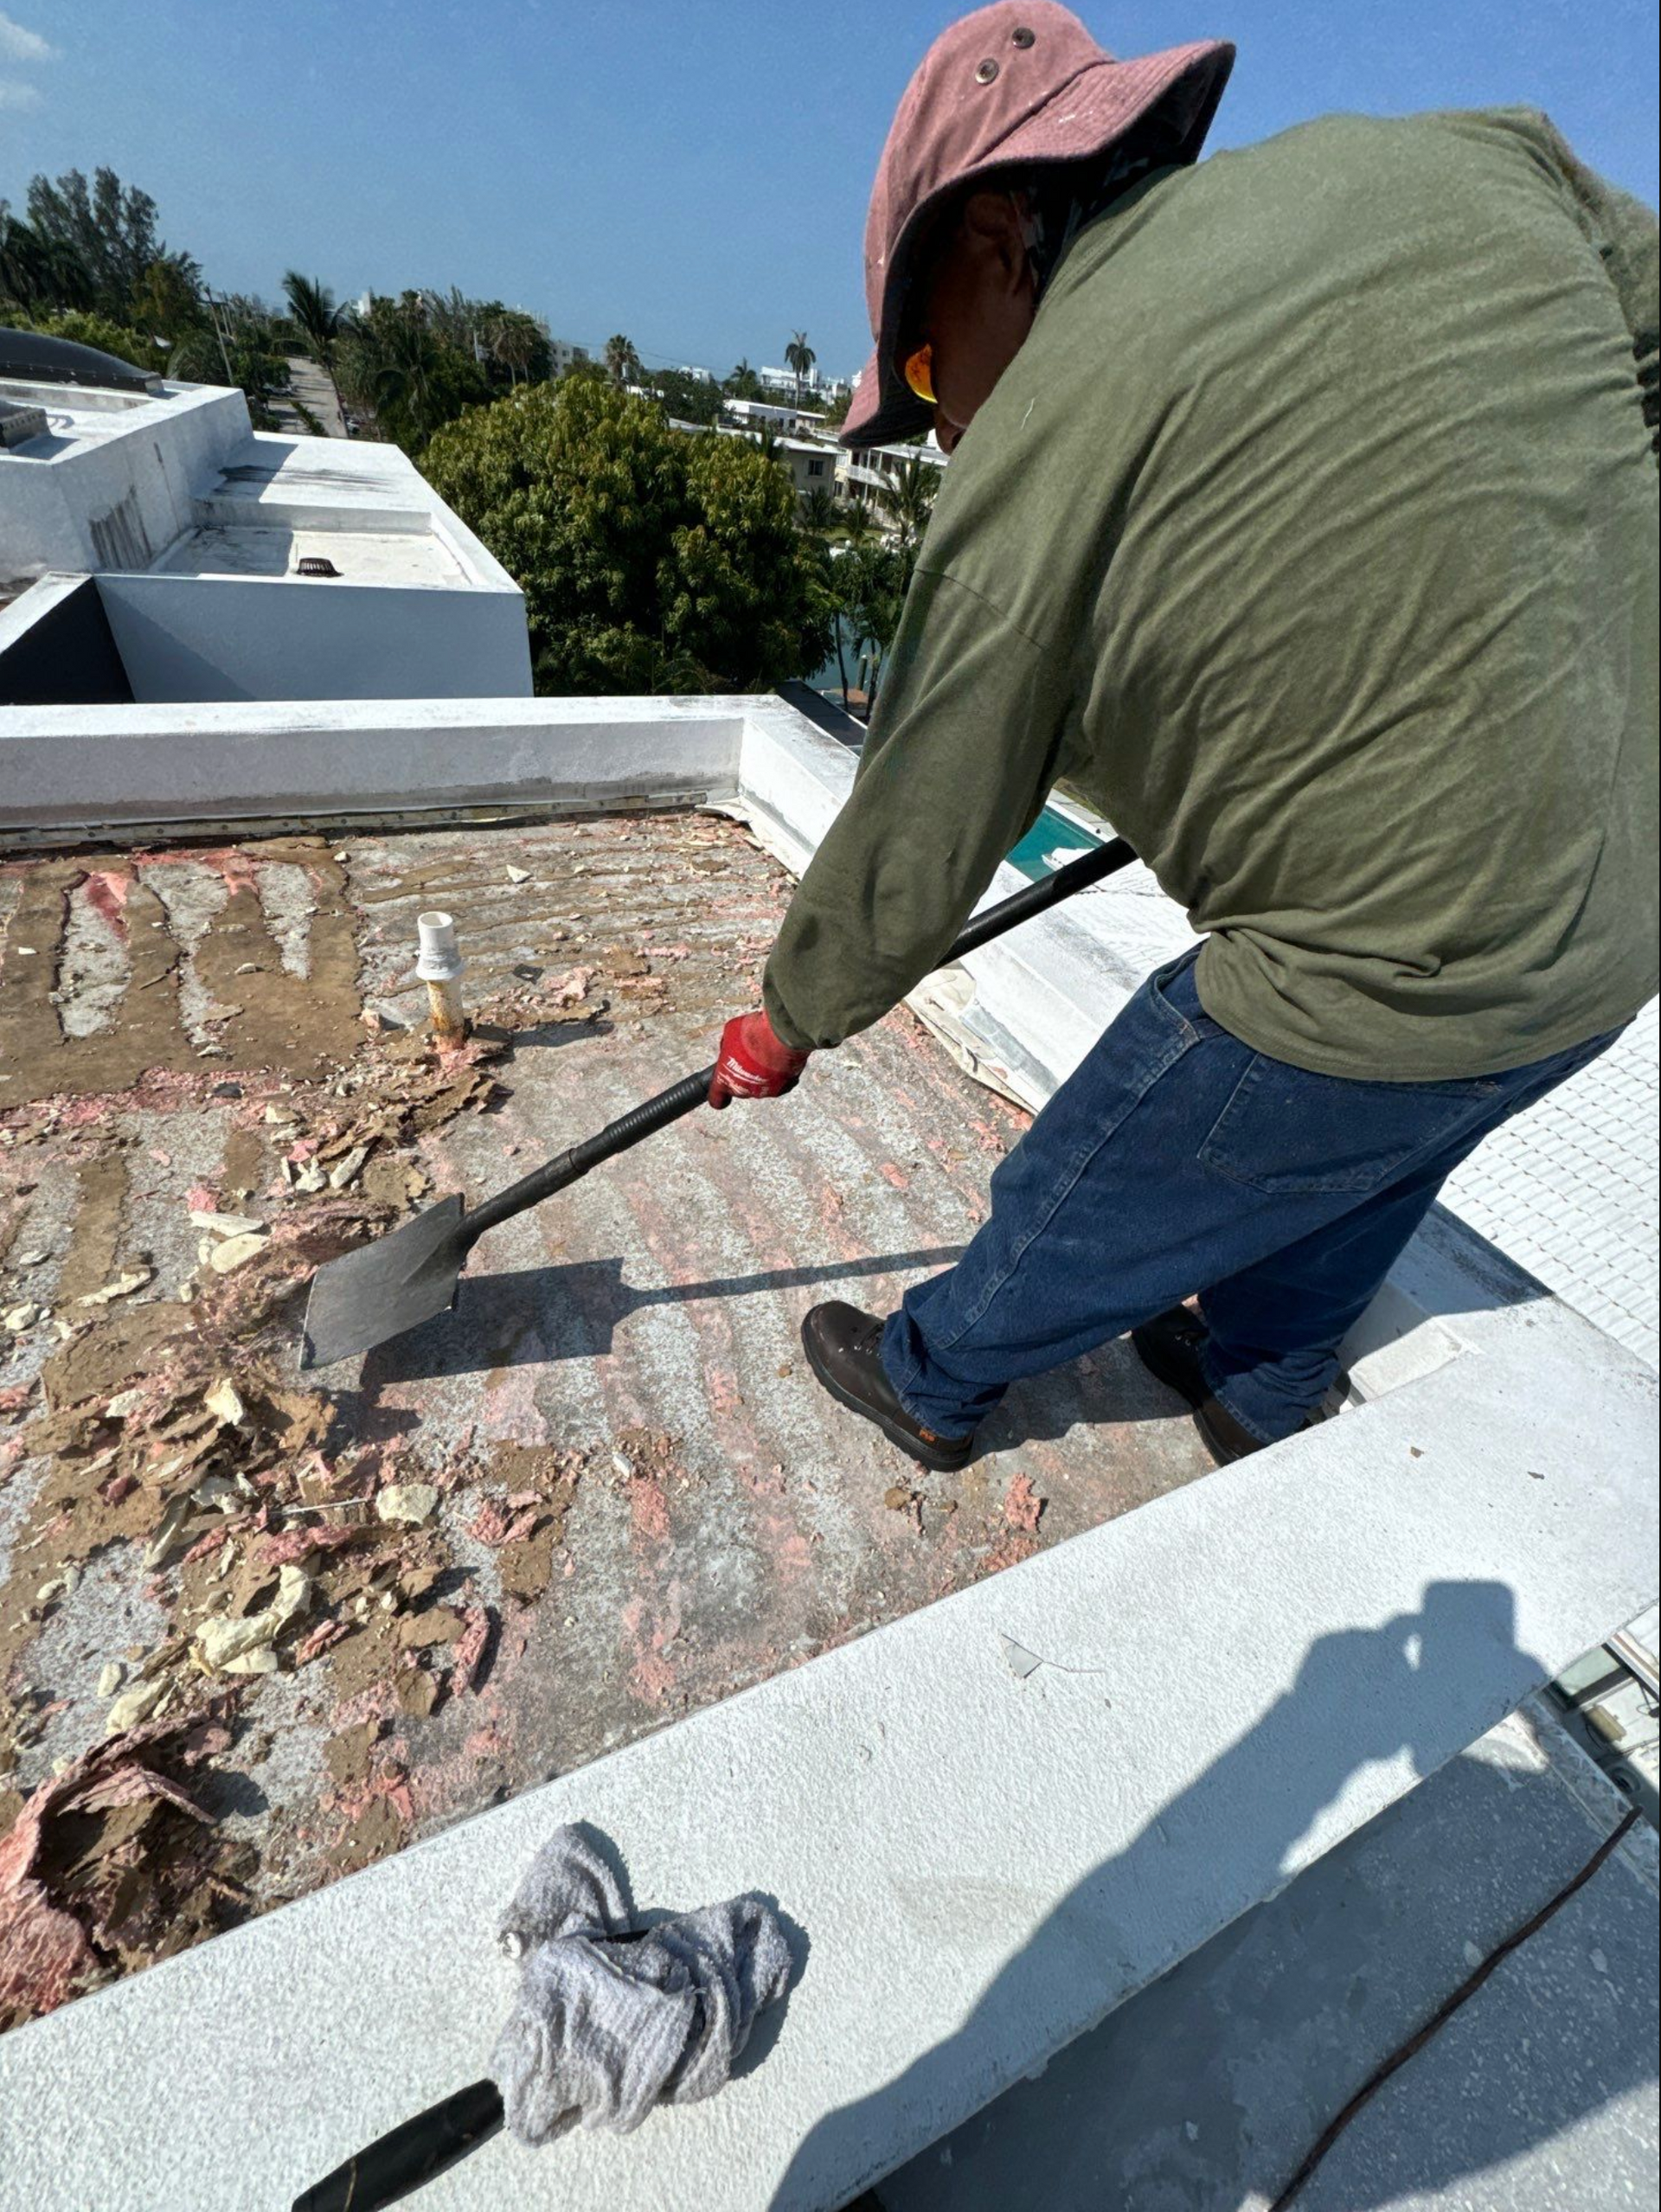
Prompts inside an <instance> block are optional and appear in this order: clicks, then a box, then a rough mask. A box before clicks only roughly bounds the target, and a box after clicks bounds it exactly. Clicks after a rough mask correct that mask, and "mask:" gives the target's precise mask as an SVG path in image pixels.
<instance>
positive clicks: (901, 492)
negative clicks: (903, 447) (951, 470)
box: [887, 460, 940, 555]
mask: <svg viewBox="0 0 1661 2212" xmlns="http://www.w3.org/2000/svg"><path fill="white" fill-rule="evenodd" d="M938 490H940V471H939V469H938V468H936V467H935V466H934V465H933V462H932V461H924V460H915V461H907V463H906V465H905V466H904V467H903V468H902V469H901V471H900V473H899V475H898V476H897V477H895V478H894V479H893V480H892V483H891V485H890V488H889V490H888V495H887V496H888V512H889V513H890V514H891V515H892V516H893V517H894V520H895V527H896V528H897V529H898V530H899V533H900V542H901V547H902V548H903V549H904V550H905V551H906V552H907V554H909V555H914V554H915V552H916V549H917V548H918V547H919V546H920V544H921V543H922V542H923V533H924V531H925V530H926V529H927V528H928V518H929V516H931V515H932V514H933V511H934V495H935V493H936V492H937V491H938Z"/></svg>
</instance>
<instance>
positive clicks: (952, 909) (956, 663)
mask: <svg viewBox="0 0 1661 2212" xmlns="http://www.w3.org/2000/svg"><path fill="white" fill-rule="evenodd" d="M1064 660H1065V655H1057V654H1056V653H1055V652H1054V651H1041V649H1040V648H1039V647H1038V646H1037V645H1036V644H1034V643H1033V641H1032V640H1031V639H1030V638H1028V637H1026V636H1025V635H1024V634H1023V632H1020V631H1019V630H1017V629H1016V628H1015V627H1014V625H1012V624H1011V623H1010V621H1009V620H1008V619H1007V618H1006V617H1005V616H1004V615H1003V614H1001V613H1000V612H998V611H997V608H995V607H993V606H991V605H990V604H989V603H988V601H986V600H985V599H983V598H981V597H980V596H979V594H978V593H976V592H974V591H972V590H971V589H970V588H969V587H967V586H966V585H964V584H959V583H958V582H956V581H955V580H953V579H952V578H951V577H949V576H946V575H941V574H936V573H933V572H930V571H927V570H920V571H919V572H918V574H917V575H916V577H915V579H914V581H913V584H912V587H911V590H910V593H908V595H907V599H906V605H905V611H904V613H903V614H902V615H901V621H900V628H899V631H898V632H897V634H896V636H895V642H894V645H893V648H892V650H891V651H890V654H889V657H888V669H887V671H886V673H885V675H884V677H883V682H882V696H881V699H880V702H879V704H878V707H877V710H876V714H875V718H874V721H873V725H872V729H871V734H870V736H869V738H868V740H867V741H866V746H865V752H864V756H863V759H862V760H861V762H860V766H859V773H858V775H857V777H856V779H855V782H854V788H853V790H852V791H851V792H850V794H849V797H848V799H847V802H846V804H845V805H843V809H842V811H841V812H840V813H839V814H838V815H837V818H836V820H835V822H834V823H833V824H831V829H830V830H829V832H828V834H827V835H826V837H825V838H824V842H823V843H822V844H821V845H820V846H819V849H818V852H816V853H815V855H814V856H813V859H812V861H811V863H810V865H809V867H808V869H807V872H806V874H805V875H804V876H803V878H802V881H801V883H800V885H799V886H798V889H797V892H796V895H795V897H794V898H793V899H792V901H791V904H790V910H789V912H788V913H787V914H786V916H785V920H784V923H783V926H782V927H781V928H780V930H779V938H778V941H777V943H776V944H775V945H774V946H773V955H772V958H771V959H769V961H768V962H767V970H766V978H765V981H764V984H763V998H764V1001H765V1003H766V1010H767V1015H768V1018H769V1019H770V1021H771V1022H772V1023H773V1028H774V1029H775V1030H776V1031H777V1032H778V1035H779V1037H780V1038H782V1039H783V1040H784V1042H786V1044H788V1045H792V1046H795V1047H798V1048H803V1049H805V1048H808V1047H814V1048H817V1047H819V1046H823V1045H835V1044H840V1043H841V1042H842V1040H843V1038H844V1037H846V1036H850V1035H852V1034H853V1033H854V1032H855V1031H856V1030H858V1029H866V1028H869V1025H870V1024H871V1023H873V1022H875V1021H877V1020H879V1019H880V1018H881V1016H882V1015H884V1014H886V1013H887V1012H888V1010H889V1008H890V1007H892V1006H895V1005H897V1004H898V1003H899V1002H900V1001H901V999H902V998H903V997H905V996H906V993H907V991H910V990H911V989H913V987H914V985H915V984H918V983H920V982H921V980H922V978H924V977H925V976H926V975H927V973H928V972H929V971H930V969H931V968H933V967H934V966H935V965H937V964H938V963H939V961H940V958H941V956H942V954H943V953H944V952H946V948H947V947H948V946H950V944H951V942H952V939H953V938H954V937H955V936H956V935H957V933H958V932H959V929H961V927H962V926H963V924H964V923H965V920H967V919H968V916H969V914H970V913H971V912H972V909H973V907H974V905H975V902H976V901H977V900H978V898H979V897H980V894H981V893H982V892H983V891H984V889H985V888H986V886H987V884H988V883H989V882H991V878H992V873H993V870H994V869H996V868H997V863H998V862H999V861H1000V860H1001V859H1002V858H1003V857H1004V855H1005V853H1007V852H1008V851H1009V850H1010V847H1011V846H1012V845H1014V844H1016V843H1019V841H1020V839H1021V838H1022V837H1023V836H1024V835H1025V833H1026V831H1027V830H1029V829H1030V827H1031V826H1032V824H1033V822H1034V821H1035V820H1036V817H1037V815H1038V811H1039V810H1040V808H1041V807H1042V805H1043V803H1044V798H1045V794H1046V793H1047V792H1048V791H1049V786H1050V785H1051V783H1052V782H1053V781H1054V779H1055V773H1056V766H1055V763H1056V754H1057V749H1058V747H1059V744H1060V739H1061V724H1062V721H1063V718H1064V715H1065V711H1066V703H1067V684H1068V671H1067V670H1065V669H1064V668H1063V667H1061V666H1058V661H1064Z"/></svg>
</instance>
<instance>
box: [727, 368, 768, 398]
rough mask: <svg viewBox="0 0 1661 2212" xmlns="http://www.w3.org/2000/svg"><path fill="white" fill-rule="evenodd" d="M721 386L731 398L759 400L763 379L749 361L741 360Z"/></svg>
mask: <svg viewBox="0 0 1661 2212" xmlns="http://www.w3.org/2000/svg"><path fill="white" fill-rule="evenodd" d="M721 390H722V391H723V392H725V394H727V396H728V399H729V400H759V399H760V396H761V379H760V377H759V376H758V375H756V373H755V371H754V369H752V368H751V367H750V364H749V362H747V361H741V362H739V364H738V366H737V368H735V369H734V371H733V373H732V375H730V376H729V377H728V379H727V381H726V382H725V383H724V384H723V385H722V386H721Z"/></svg>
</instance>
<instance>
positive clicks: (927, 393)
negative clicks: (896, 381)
mask: <svg viewBox="0 0 1661 2212" xmlns="http://www.w3.org/2000/svg"><path fill="white" fill-rule="evenodd" d="M901 375H903V376H904V378H905V380H906V382H907V384H908V385H909V386H910V388H911V389H912V390H913V391H914V393H915V394H917V397H918V398H919V399H920V400H921V401H922V402H923V404H924V405H925V406H926V407H937V406H938V405H939V404H940V402H939V401H937V400H936V399H935V397H934V349H933V347H932V346H919V347H918V349H917V350H916V352H915V353H911V354H907V356H906V362H905V367H904V368H903V369H901Z"/></svg>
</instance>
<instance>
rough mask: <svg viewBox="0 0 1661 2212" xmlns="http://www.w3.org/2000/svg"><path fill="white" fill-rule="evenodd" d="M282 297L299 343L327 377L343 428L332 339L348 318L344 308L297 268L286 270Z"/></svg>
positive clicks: (315, 280)
mask: <svg viewBox="0 0 1661 2212" xmlns="http://www.w3.org/2000/svg"><path fill="white" fill-rule="evenodd" d="M283 296H284V298H285V299H286V300H287V302H288V311H289V313H290V315H291V316H292V317H293V320H294V326H295V328H296V329H297V330H298V332H299V334H300V342H301V343H302V344H303V345H304V346H305V349H306V351H307V352H308V353H309V354H310V355H311V358H312V360H313V361H315V362H317V366H318V368H319V369H322V371H323V373H324V375H325V376H326V377H327V378H328V379H329V388H330V391H331V392H332V393H333V394H334V395H335V412H336V413H337V414H338V415H339V417H340V420H341V426H342V427H343V428H344V426H345V422H346V410H345V408H344V407H342V405H341V403H340V386H339V385H338V384H337V382H336V381H335V341H336V339H337V337H339V336H340V334H341V331H342V330H343V328H344V327H345V325H346V323H347V322H348V320H349V319H350V318H349V317H348V314H347V311H346V310H345V309H344V308H342V307H337V306H336V305H335V295H334V293H333V292H330V289H329V287H328V285H326V284H324V283H322V282H320V281H319V279H317V278H316V277H303V276H302V275H301V274H300V272H299V271H298V269H290V270H288V271H286V272H285V274H284V277H283Z"/></svg>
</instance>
